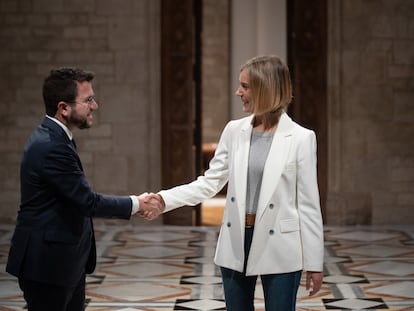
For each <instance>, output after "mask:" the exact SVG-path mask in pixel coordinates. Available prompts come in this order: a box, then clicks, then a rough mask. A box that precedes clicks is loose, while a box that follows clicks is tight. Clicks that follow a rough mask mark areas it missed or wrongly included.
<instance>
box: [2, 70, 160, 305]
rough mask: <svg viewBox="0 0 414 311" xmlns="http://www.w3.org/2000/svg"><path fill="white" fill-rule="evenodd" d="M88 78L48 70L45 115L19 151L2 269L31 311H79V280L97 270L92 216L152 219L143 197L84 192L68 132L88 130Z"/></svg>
mask: <svg viewBox="0 0 414 311" xmlns="http://www.w3.org/2000/svg"><path fill="white" fill-rule="evenodd" d="M93 78H94V74H93V73H91V72H87V71H84V70H80V69H76V68H61V69H57V70H52V71H51V73H50V75H49V76H48V77H47V78H46V79H45V81H44V85H43V99H44V103H45V108H46V117H45V118H44V120H43V122H42V123H41V124H40V125H39V126H38V127H37V129H36V130H35V131H34V132H33V133H32V135H31V137H30V138H29V140H28V142H27V144H26V145H25V147H24V152H23V157H22V161H21V167H20V182H21V204H20V210H19V212H18V216H17V222H16V228H15V231H14V234H13V237H12V240H11V247H10V252H9V258H8V262H7V267H6V271H7V272H9V273H10V274H12V275H14V276H16V277H18V280H19V285H20V288H21V289H22V291H23V293H24V298H25V300H26V302H27V305H28V309H29V310H30V311H49V310H50V311H78V310H79V311H80V310H84V309H85V276H86V273H92V272H93V271H94V268H95V265H96V246H95V237H94V231H93V224H92V217H95V216H96V217H114V218H121V219H129V218H130V217H131V215H132V214H134V213H136V212H137V211H138V210H139V213H141V214H143V213H145V214H148V213H149V214H150V215H153V216H154V217H156V216H157V215H158V214H159V213H160V212H161V209H160V207H159V206H156V205H155V204H154V205H150V204H147V203H144V202H143V200H142V197H137V196H134V195H131V196H113V195H105V194H98V193H95V192H93V191H92V189H91V187H90V186H89V184H88V182H87V180H86V178H85V175H84V172H83V169H82V164H81V161H80V159H79V156H78V154H77V152H76V146H75V143H74V141H73V139H72V130H74V129H76V128H79V129H85V128H89V127H91V125H92V120H93V117H92V113H93V111H95V110H96V109H98V103H97V102H96V101H95V98H94V91H93V89H92V82H91V81H92V80H93Z"/></svg>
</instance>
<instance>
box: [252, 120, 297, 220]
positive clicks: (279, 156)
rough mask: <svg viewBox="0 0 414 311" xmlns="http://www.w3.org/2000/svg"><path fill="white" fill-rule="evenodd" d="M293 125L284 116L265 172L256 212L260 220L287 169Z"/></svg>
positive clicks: (271, 148) (276, 133)
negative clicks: (284, 170)
mask: <svg viewBox="0 0 414 311" xmlns="http://www.w3.org/2000/svg"><path fill="white" fill-rule="evenodd" d="M293 124H294V123H293V122H292V120H291V119H290V118H289V117H288V116H287V115H286V114H282V116H281V117H280V120H279V124H278V128H277V130H276V132H275V135H274V137H273V141H272V146H271V147H270V150H269V154H268V156H267V159H266V163H265V166H264V170H263V178H262V185H261V189H260V196H259V202H258V210H257V212H256V218H257V219H260V218H261V216H262V215H263V212H264V210H265V208H266V207H267V205H268V203H269V200H270V198H271V196H272V194H273V192H274V191H275V188H276V187H277V184H278V182H279V179H280V176H281V174H282V171H283V168H284V167H285V164H286V161H287V157H288V154H289V148H290V143H291V137H292V133H291V130H292V129H293Z"/></svg>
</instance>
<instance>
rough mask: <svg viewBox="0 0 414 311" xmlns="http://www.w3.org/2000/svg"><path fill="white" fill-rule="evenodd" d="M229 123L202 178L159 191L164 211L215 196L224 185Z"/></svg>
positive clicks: (227, 157) (226, 175)
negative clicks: (163, 203)
mask: <svg viewBox="0 0 414 311" xmlns="http://www.w3.org/2000/svg"><path fill="white" fill-rule="evenodd" d="M230 123H231V122H229V123H228V124H227V125H226V127H225V128H224V130H223V133H222V135H221V137H220V141H219V143H218V145H217V149H216V152H215V154H214V157H213V159H212V160H211V161H210V165H209V169H208V170H207V171H206V172H205V173H204V176H199V177H198V178H197V179H196V180H195V181H193V182H191V183H189V184H184V185H180V186H177V187H174V188H171V189H169V190H161V191H160V192H159V194H160V195H161V196H162V198H163V199H164V202H165V211H164V212H168V211H170V210H172V209H174V208H177V207H181V206H184V205H195V204H198V203H201V202H202V201H204V200H205V199H208V198H211V197H213V196H214V195H216V194H217V193H218V192H219V191H220V190H221V189H222V188H223V187H224V185H225V184H226V182H227V180H228V172H229V148H230V145H229V143H231V139H230V137H231V130H230Z"/></svg>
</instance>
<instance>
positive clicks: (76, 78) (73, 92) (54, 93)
mask: <svg viewBox="0 0 414 311" xmlns="http://www.w3.org/2000/svg"><path fill="white" fill-rule="evenodd" d="M94 77H95V74H94V73H93V72H90V71H85V70H82V69H79V68H69V67H63V68H58V69H53V70H51V71H50V74H49V76H48V77H47V78H46V79H45V81H44V83H43V101H44V104H45V108H46V114H47V115H48V116H51V117H53V116H54V115H55V114H56V111H57V104H58V103H59V102H60V101H64V102H67V103H74V102H75V100H76V97H77V95H78V92H77V83H78V82H85V81H87V82H90V81H92V80H93V78H94Z"/></svg>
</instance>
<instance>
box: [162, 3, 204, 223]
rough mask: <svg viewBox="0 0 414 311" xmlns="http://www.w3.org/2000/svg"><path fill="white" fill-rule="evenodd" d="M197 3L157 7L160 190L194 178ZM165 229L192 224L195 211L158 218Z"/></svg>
mask: <svg viewBox="0 0 414 311" xmlns="http://www.w3.org/2000/svg"><path fill="white" fill-rule="evenodd" d="M200 19H201V0H162V2H161V89H162V91H161V92H162V94H161V120H162V124H161V133H162V139H161V142H162V146H161V150H162V157H161V158H162V176H161V178H162V188H163V189H167V188H170V187H173V186H176V185H179V184H183V183H187V182H190V181H192V180H193V179H194V177H196V176H197V175H198V174H199V173H200V164H201V160H200V157H201V116H200V111H201V107H200V92H201V89H200V86H201V81H200V77H201V75H200V68H201V60H200V46H201V43H200V35H201V29H200V25H201V20H200ZM163 217H164V223H165V224H174V225H186V226H187V225H197V224H199V222H200V207H199V206H196V207H191V206H186V207H182V208H179V209H177V210H174V211H171V212H168V213H166V214H164V216H163Z"/></svg>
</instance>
